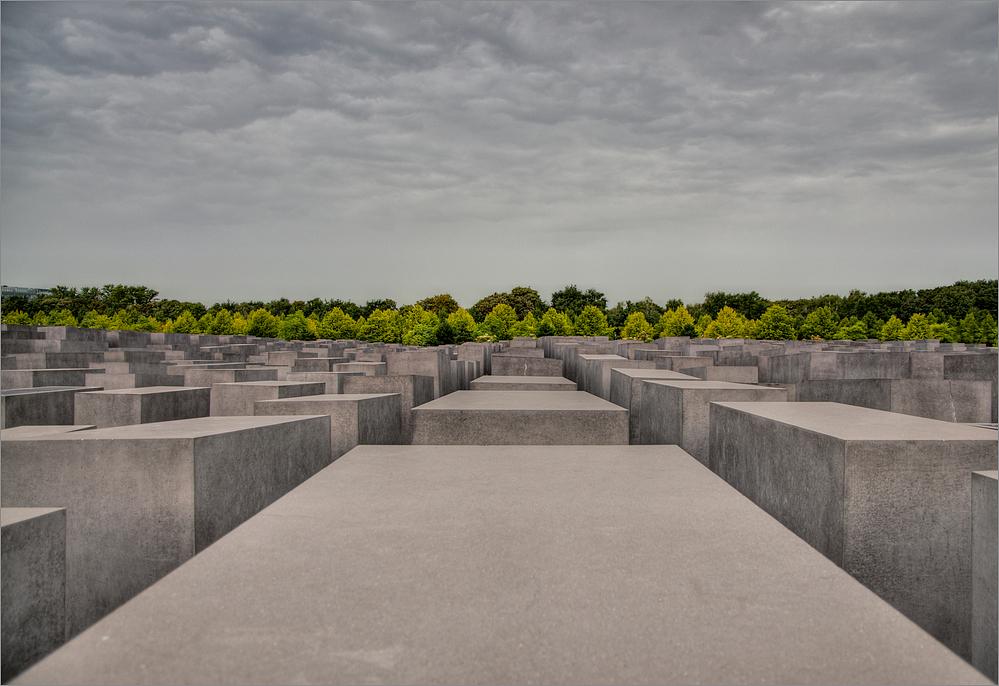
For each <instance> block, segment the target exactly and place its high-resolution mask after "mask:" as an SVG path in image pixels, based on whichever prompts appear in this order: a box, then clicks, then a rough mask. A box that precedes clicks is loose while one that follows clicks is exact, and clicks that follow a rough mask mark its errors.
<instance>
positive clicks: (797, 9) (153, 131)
mask: <svg viewBox="0 0 999 686" xmlns="http://www.w3.org/2000/svg"><path fill="white" fill-rule="evenodd" d="M0 12H2V30H3V34H2V161H3V164H2V167H0V195H2V197H0V201H2V215H0V230H2V252H0V255H2V257H0V259H2V271H3V277H2V278H3V281H4V283H6V284H8V285H38V286H44V285H54V284H57V283H58V284H64V285H77V286H83V285H102V284H104V283H119V282H121V283H135V284H143V285H148V286H150V287H153V288H156V289H158V290H159V291H160V292H161V293H162V294H163V295H164V296H165V297H174V298H178V299H190V300H200V301H203V302H215V301H220V300H225V299H228V298H231V299H233V300H249V299H265V300H267V299H272V298H276V297H279V296H287V297H290V298H311V297H317V296H318V297H323V298H334V297H340V298H345V299H353V300H357V301H361V302H363V301H365V300H368V299H372V298H376V297H392V298H394V299H396V300H398V301H400V302H412V301H415V300H417V299H419V298H422V297H427V296H430V295H434V294H436V293H440V292H450V293H451V294H452V295H454V296H455V297H456V298H457V299H458V300H459V302H461V303H462V304H464V305H466V306H467V305H471V304H472V303H474V302H475V301H476V300H478V299H479V298H481V297H483V296H485V295H488V294H489V293H492V292H493V291H497V290H500V291H504V290H509V289H510V288H511V287H513V286H516V285H529V286H532V287H534V288H536V289H537V290H539V291H540V292H541V293H542V295H543V296H545V297H547V296H548V295H550V293H551V292H552V291H553V290H557V289H559V288H561V287H562V286H565V285H566V284H569V283H576V284H579V285H580V286H581V287H584V288H586V287H591V286H593V287H596V288H598V289H599V290H602V291H604V292H606V293H607V295H608V298H609V299H610V300H611V301H612V302H613V301H615V300H623V299H625V298H630V299H639V298H642V297H644V296H646V295H649V296H651V297H652V298H653V299H654V300H657V301H665V300H666V299H667V298H672V297H681V298H684V299H685V300H687V301H699V300H700V299H701V297H702V296H703V294H704V292H705V291H707V290H725V291H748V290H758V291H759V292H761V293H762V294H764V295H765V296H767V297H771V298H780V297H803V296H810V295H818V294H821V293H825V292H836V293H841V294H845V293H846V292H847V290H848V289H850V288H861V289H863V290H867V291H871V292H875V291H879V290H894V289H898V288H921V287H931V286H937V285H945V284H949V283H952V282H953V281H955V280H958V279H979V278H996V276H997V271H999V268H997V262H999V258H997V251H999V240H997V234H999V229H997V225H999V210H997V207H999V197H997V181H999V179H997V166H999V162H997V160H999V157H997V138H999V133H997V130H999V118H997V115H999V104H997V103H999V93H997V83H999V70H997V61H999V60H997V42H999V41H997V14H999V6H997V4H996V3H995V2H918V3H916V2H900V3H882V2H858V3H848V2H831V3H824V2H803V3H783V2H778V3H768V2H749V3H734V4H733V3H723V2H642V3H622V2H612V3H584V2H568V3H549V2H529V3H505V2H501V3H488V2H473V3H458V2H444V3H422V2H412V3H410V2H405V3H394V2H375V3H359V4H354V3H340V2H306V3H292V2H277V3H267V2H250V3H222V2H201V3H193V2H192V3H136V4H128V3H118V2H113V3H103V2H84V3H58V2H57V3H48V2H46V3H34V2H25V3H21V2H4V3H3V4H2V5H0Z"/></svg>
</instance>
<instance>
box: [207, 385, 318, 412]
mask: <svg viewBox="0 0 999 686" xmlns="http://www.w3.org/2000/svg"><path fill="white" fill-rule="evenodd" d="M325 393H326V384H325V383H323V382H321V381H244V382H242V383H219V384H215V385H214V386H212V388H211V396H212V399H211V416H213V417H235V416H240V415H242V416H244V417H252V416H253V404H254V403H255V402H257V401H258V400H282V399H284V398H300V397H302V396H305V395H325Z"/></svg>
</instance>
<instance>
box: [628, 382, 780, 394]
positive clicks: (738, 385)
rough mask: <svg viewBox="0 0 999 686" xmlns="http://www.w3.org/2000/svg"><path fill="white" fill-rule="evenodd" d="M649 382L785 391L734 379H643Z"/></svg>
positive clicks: (682, 386) (683, 386) (689, 387)
mask: <svg viewBox="0 0 999 686" xmlns="http://www.w3.org/2000/svg"><path fill="white" fill-rule="evenodd" d="M643 380H644V381H647V382H648V383H654V384H659V385H660V386H672V387H674V388H680V389H685V390H701V391H703V390H731V391H738V390H743V391H744V390H746V389H747V388H750V389H752V390H754V391H774V392H778V391H784V389H783V388H774V387H772V386H760V385H757V384H750V383H736V382H734V381H702V380H701V379H690V380H689V381H688V380H685V379H675V380H674V379H643Z"/></svg>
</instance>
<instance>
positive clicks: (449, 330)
mask: <svg viewBox="0 0 999 686" xmlns="http://www.w3.org/2000/svg"><path fill="white" fill-rule="evenodd" d="M452 314H454V313H453V312H452ZM435 335H436V338H437V343H436V345H454V344H456V343H463V342H464V341H463V340H458V333H457V332H456V331H455V330H454V327H453V326H451V325H450V324H449V323H448V321H447V319H445V320H444V321H442V322H441V325H440V326H438V327H437V331H436V332H435Z"/></svg>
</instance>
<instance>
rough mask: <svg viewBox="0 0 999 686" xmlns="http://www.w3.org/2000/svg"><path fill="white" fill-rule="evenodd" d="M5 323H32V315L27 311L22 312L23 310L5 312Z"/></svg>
mask: <svg viewBox="0 0 999 686" xmlns="http://www.w3.org/2000/svg"><path fill="white" fill-rule="evenodd" d="M3 323H4V324H19V325H28V324H31V315H29V314H28V313H27V312H22V311H21V310H13V311H11V312H4V313H3Z"/></svg>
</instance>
